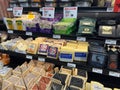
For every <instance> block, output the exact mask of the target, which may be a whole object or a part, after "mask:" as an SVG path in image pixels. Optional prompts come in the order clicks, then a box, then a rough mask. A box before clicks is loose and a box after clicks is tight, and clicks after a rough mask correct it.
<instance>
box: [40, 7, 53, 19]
mask: <svg viewBox="0 0 120 90" xmlns="http://www.w3.org/2000/svg"><path fill="white" fill-rule="evenodd" d="M42 12H43V13H42V16H43V17H44V18H54V16H55V8H54V7H43V9H42Z"/></svg>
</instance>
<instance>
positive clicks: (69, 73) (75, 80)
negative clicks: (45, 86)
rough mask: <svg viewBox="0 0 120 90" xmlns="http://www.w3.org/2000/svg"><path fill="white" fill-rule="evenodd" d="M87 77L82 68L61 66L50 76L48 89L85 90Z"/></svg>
mask: <svg viewBox="0 0 120 90" xmlns="http://www.w3.org/2000/svg"><path fill="white" fill-rule="evenodd" d="M87 77H88V76H87V72H86V71H84V70H80V69H76V68H68V67H61V69H60V71H59V72H57V73H55V74H54V76H53V77H52V81H51V85H50V90H85V83H86V81H87Z"/></svg>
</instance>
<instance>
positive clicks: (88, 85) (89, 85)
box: [86, 82, 91, 90]
mask: <svg viewBox="0 0 120 90" xmlns="http://www.w3.org/2000/svg"><path fill="white" fill-rule="evenodd" d="M86 90H91V83H88V82H86Z"/></svg>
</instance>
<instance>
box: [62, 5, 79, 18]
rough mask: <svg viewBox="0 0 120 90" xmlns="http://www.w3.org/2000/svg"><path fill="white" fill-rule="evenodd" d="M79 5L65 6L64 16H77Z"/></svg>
mask: <svg viewBox="0 0 120 90" xmlns="http://www.w3.org/2000/svg"><path fill="white" fill-rule="evenodd" d="M77 11H78V8H77V7H64V18H77Z"/></svg>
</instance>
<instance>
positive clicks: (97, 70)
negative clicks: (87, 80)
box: [92, 68, 103, 74]
mask: <svg viewBox="0 0 120 90" xmlns="http://www.w3.org/2000/svg"><path fill="white" fill-rule="evenodd" d="M92 72H94V73H99V74H102V73H103V70H102V69H98V68H93V69H92Z"/></svg>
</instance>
